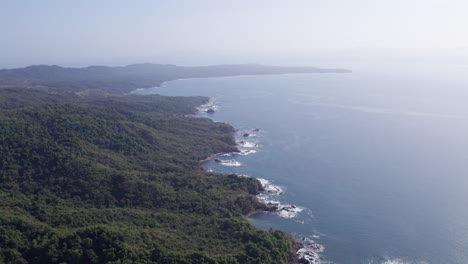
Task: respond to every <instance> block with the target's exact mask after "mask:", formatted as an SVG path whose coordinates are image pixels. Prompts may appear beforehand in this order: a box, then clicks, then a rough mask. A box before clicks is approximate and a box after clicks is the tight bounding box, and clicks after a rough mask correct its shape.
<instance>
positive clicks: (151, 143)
mask: <svg viewBox="0 0 468 264" xmlns="http://www.w3.org/2000/svg"><path fill="white" fill-rule="evenodd" d="M207 100H208V98H205V97H164V96H138V95H128V96H116V95H115V96H104V95H100V94H98V93H97V94H88V95H83V94H77V93H72V92H67V93H64V92H62V93H57V92H56V91H53V90H52V91H51V90H50V89H24V88H18V87H8V88H1V89H0V108H1V109H2V110H0V263H286V262H287V261H288V260H289V259H290V257H291V256H292V255H293V251H292V250H293V241H292V240H291V238H290V237H289V236H288V235H286V234H285V233H284V232H282V231H270V232H266V231H259V230H256V229H255V228H254V227H253V226H252V225H251V224H249V223H248V222H247V220H246V219H245V218H244V217H243V215H244V214H246V213H248V212H250V211H252V210H256V209H259V208H262V207H263V205H262V204H260V203H258V201H257V199H256V197H255V194H257V193H258V192H259V191H260V190H261V185H260V183H259V182H258V181H257V180H255V179H253V178H246V177H238V176H236V175H221V174H216V173H208V172H206V171H204V170H202V168H201V166H200V163H199V161H200V160H202V159H204V158H206V157H207V156H209V155H211V154H213V153H218V152H230V151H235V150H236V146H235V144H234V141H233V138H232V136H231V135H230V133H231V132H233V128H232V127H231V126H229V125H226V124H222V123H215V122H212V121H211V120H209V119H203V118H193V117H187V116H186V115H187V114H190V113H193V112H194V111H195V107H196V106H198V105H200V104H203V103H205V102H207Z"/></svg>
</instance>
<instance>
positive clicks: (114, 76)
mask: <svg viewBox="0 0 468 264" xmlns="http://www.w3.org/2000/svg"><path fill="white" fill-rule="evenodd" d="M347 72H350V71H349V70H346V69H320V68H314V67H281V66H265V65H258V64H232V65H214V66H196V67H185V66H176V65H170V64H151V63H144V64H133V65H128V66H124V67H108V66H89V67H85V68H65V67H61V66H57V65H53V66H49V65H33V66H29V67H25V68H18V69H4V70H0V85H16V86H22V87H25V86H26V87H27V86H45V87H48V88H57V89H66V90H69V91H81V90H101V91H106V92H110V93H127V92H130V91H132V90H134V89H137V88H150V87H154V86H159V85H161V84H162V83H163V82H166V81H171V80H176V79H182V78H207V77H223V76H236V75H267V74H291V73H347Z"/></svg>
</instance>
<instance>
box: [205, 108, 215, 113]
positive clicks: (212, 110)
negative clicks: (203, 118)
mask: <svg viewBox="0 0 468 264" xmlns="http://www.w3.org/2000/svg"><path fill="white" fill-rule="evenodd" d="M206 112H207V113H208V114H213V113H215V112H216V111H215V110H214V109H213V108H210V109H208V110H206Z"/></svg>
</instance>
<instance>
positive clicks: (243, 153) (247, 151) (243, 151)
mask: <svg viewBox="0 0 468 264" xmlns="http://www.w3.org/2000/svg"><path fill="white" fill-rule="evenodd" d="M254 153H257V151H256V150H253V149H241V150H240V152H230V153H225V154H221V155H220V156H223V157H231V156H236V155H241V156H247V155H250V154H254Z"/></svg>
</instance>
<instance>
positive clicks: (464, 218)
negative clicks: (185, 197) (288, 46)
mask: <svg viewBox="0 0 468 264" xmlns="http://www.w3.org/2000/svg"><path fill="white" fill-rule="evenodd" d="M339 66H343V65H339ZM348 68H351V69H353V70H354V72H353V73H352V74H297V75H276V76H240V77H227V78H211V79H190V80H179V81H173V82H169V83H165V84H164V85H163V87H161V88H153V89H147V90H144V91H141V92H140V93H142V94H150V93H158V94H163V95H205V96H209V97H213V98H215V101H216V105H217V106H218V108H219V109H218V111H217V112H216V113H215V114H213V115H209V117H211V118H213V119H214V120H216V121H221V122H227V123H230V124H232V125H233V126H234V127H236V128H237V129H239V130H247V129H253V128H259V129H261V130H262V131H261V132H259V133H257V136H255V137H252V138H247V139H246V140H248V141H253V142H255V143H257V144H259V147H258V148H256V150H257V153H254V154H251V155H246V156H236V157H234V159H236V160H237V161H239V162H241V163H242V166H239V167H227V166H222V165H220V164H217V163H215V162H213V161H212V162H208V163H206V166H207V167H208V168H212V169H214V170H215V171H219V172H223V173H231V172H232V173H242V174H247V175H250V176H253V177H258V178H264V179H268V180H270V181H272V182H273V183H274V184H277V185H279V186H282V187H284V188H285V193H284V194H282V195H281V196H280V197H279V199H280V201H281V203H284V204H294V205H297V206H301V207H304V208H305V210H304V211H303V212H301V213H300V214H299V215H298V216H297V217H296V218H292V219H286V218H282V217H279V216H276V215H272V214H259V215H255V216H254V217H252V222H253V223H254V224H255V225H256V226H258V227H259V228H264V229H268V228H270V227H273V228H276V229H282V230H286V231H290V232H296V233H300V234H302V235H305V236H308V237H312V236H313V235H319V236H320V238H319V239H315V240H316V241H317V242H318V243H320V244H322V245H324V246H325V252H324V254H323V255H322V258H323V261H324V262H327V261H329V262H331V263H450V264H452V263H453V264H462V263H468V191H467V188H468V104H466V101H467V98H468V74H467V73H468V67H466V66H454V65H451V66H449V65H436V66H434V65H413V66H411V67H409V66H407V65H394V66H386V67H381V66H378V65H375V66H372V67H367V66H366V67H359V66H356V67H353V66H348ZM465 76H467V77H465ZM199 116H208V115H207V114H200V115H199Z"/></svg>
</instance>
